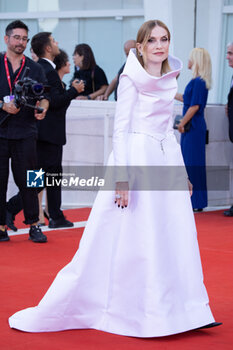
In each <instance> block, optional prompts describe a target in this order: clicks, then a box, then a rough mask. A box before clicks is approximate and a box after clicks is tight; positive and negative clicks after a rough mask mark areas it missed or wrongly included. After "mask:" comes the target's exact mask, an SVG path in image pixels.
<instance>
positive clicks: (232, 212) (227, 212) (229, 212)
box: [223, 207, 233, 216]
mask: <svg viewBox="0 0 233 350" xmlns="http://www.w3.org/2000/svg"><path fill="white" fill-rule="evenodd" d="M223 215H224V216H233V208H232V207H231V208H230V209H228V210H225V211H224V212H223Z"/></svg>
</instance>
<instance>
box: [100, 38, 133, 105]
mask: <svg viewBox="0 0 233 350" xmlns="http://www.w3.org/2000/svg"><path fill="white" fill-rule="evenodd" d="M135 47H136V41H135V40H127V41H126V42H125V43H124V51H125V55H126V57H127V56H128V54H129V51H130V49H134V48H135ZM124 67H125V63H124V64H123V66H122V67H121V69H120V70H119V72H118V73H117V75H116V76H115V78H114V79H113V80H112V81H111V83H110V84H109V86H108V88H107V90H106V91H105V93H104V94H103V95H100V96H99V97H98V98H97V99H98V100H105V101H106V100H108V98H109V96H110V95H111V93H112V92H113V91H114V98H115V100H117V88H118V84H119V78H120V75H121V73H122V72H123V69H124Z"/></svg>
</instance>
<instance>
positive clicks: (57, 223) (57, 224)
mask: <svg viewBox="0 0 233 350" xmlns="http://www.w3.org/2000/svg"><path fill="white" fill-rule="evenodd" d="M73 226H74V224H73V222H71V221H69V220H66V219H65V218H64V217H62V218H59V219H57V220H53V219H49V228H62V227H64V228H66V227H73Z"/></svg>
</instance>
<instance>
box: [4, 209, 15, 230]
mask: <svg viewBox="0 0 233 350" xmlns="http://www.w3.org/2000/svg"><path fill="white" fill-rule="evenodd" d="M14 220H15V216H14V215H13V214H12V213H11V212H10V211H8V210H7V211H6V226H7V227H8V228H9V229H11V230H12V231H15V232H16V231H17V230H18V229H17V227H16V226H15V225H14Z"/></svg>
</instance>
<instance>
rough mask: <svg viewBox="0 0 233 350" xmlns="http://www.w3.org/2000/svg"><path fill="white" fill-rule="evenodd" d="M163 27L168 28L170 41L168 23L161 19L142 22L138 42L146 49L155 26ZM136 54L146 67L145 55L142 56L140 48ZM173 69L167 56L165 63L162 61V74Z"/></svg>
mask: <svg viewBox="0 0 233 350" xmlns="http://www.w3.org/2000/svg"><path fill="white" fill-rule="evenodd" d="M157 26H158V27H162V28H164V29H165V30H166V32H167V36H168V41H169V42H170V39H171V34H170V32H169V29H168V27H167V26H166V24H164V23H163V22H162V21H159V20H157V19H156V20H150V21H147V22H145V23H143V24H142V26H141V27H140V28H139V31H138V34H137V40H136V41H137V43H139V44H142V48H143V51H144V48H145V46H146V44H147V42H148V40H149V38H150V35H151V31H152V30H153V29H154V27H157ZM136 55H137V58H138V60H139V62H140V63H141V65H142V66H143V67H144V61H143V57H142V56H140V54H139V51H138V49H137V48H136ZM170 71H171V67H170V66H169V63H168V59H167V58H166V59H165V60H164V61H163V63H162V69H161V74H165V73H167V72H170Z"/></svg>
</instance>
